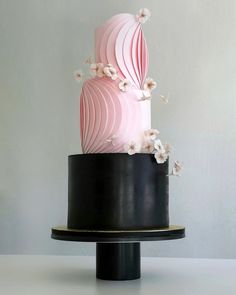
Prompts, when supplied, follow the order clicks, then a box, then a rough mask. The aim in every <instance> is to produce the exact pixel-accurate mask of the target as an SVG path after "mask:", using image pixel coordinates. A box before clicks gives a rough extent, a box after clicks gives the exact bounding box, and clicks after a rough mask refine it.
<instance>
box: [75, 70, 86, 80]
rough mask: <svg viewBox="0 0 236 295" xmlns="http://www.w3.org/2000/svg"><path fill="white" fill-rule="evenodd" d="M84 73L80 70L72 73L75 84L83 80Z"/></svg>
mask: <svg viewBox="0 0 236 295" xmlns="http://www.w3.org/2000/svg"><path fill="white" fill-rule="evenodd" d="M83 76H84V73H83V72H82V70H76V71H74V78H75V80H76V81H77V82H80V81H81V80H82V79H83Z"/></svg>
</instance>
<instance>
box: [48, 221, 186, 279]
mask: <svg viewBox="0 0 236 295" xmlns="http://www.w3.org/2000/svg"><path fill="white" fill-rule="evenodd" d="M51 237H52V238H53V239H56V240H64V241H75V242H96V277H97V278H98V279H102V280H134V279H138V278H140V276H141V271H140V269H141V267H140V264H141V263H140V262H141V255H140V242H141V241H160V240H172V239H181V238H184V237H185V228H184V227H183V226H179V225H171V226H169V227H165V228H157V229H154V228H152V229H142V230H141V229H137V230H84V229H70V228H67V227H66V226H57V227H53V228H52V233H51Z"/></svg>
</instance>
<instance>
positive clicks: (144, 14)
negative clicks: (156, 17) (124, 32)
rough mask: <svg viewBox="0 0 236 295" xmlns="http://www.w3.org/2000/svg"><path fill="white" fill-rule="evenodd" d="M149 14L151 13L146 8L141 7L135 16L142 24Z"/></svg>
mask: <svg viewBox="0 0 236 295" xmlns="http://www.w3.org/2000/svg"><path fill="white" fill-rule="evenodd" d="M150 16H151V13H150V11H149V10H148V9H147V8H141V9H140V10H139V13H138V15H137V16H136V17H137V20H138V21H139V22H140V23H142V24H144V23H145V22H146V21H147V20H148V19H149V18H150Z"/></svg>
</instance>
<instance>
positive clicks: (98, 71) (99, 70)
mask: <svg viewBox="0 0 236 295" xmlns="http://www.w3.org/2000/svg"><path fill="white" fill-rule="evenodd" d="M103 69H104V64H103V63H93V64H91V65H90V70H91V73H92V74H93V75H96V76H98V77H103V76H104V73H103Z"/></svg>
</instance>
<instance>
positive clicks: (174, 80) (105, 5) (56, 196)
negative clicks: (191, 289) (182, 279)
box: [0, 0, 236, 258]
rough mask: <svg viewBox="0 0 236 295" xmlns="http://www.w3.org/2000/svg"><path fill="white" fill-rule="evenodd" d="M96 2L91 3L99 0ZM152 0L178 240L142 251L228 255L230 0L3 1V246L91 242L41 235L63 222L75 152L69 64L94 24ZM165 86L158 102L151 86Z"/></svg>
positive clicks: (76, 249)
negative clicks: (182, 234)
mask: <svg viewBox="0 0 236 295" xmlns="http://www.w3.org/2000/svg"><path fill="white" fill-rule="evenodd" d="M98 3H99V5H98ZM141 7H148V8H149V9H150V10H151V13H152V18H151V22H148V23H147V24H145V25H144V30H145V33H146V38H147V41H148V45H149V51H150V71H149V75H150V76H151V77H155V78H156V79H157V80H158V81H159V87H158V88H159V89H158V91H156V92H155V95H154V97H153V101H152V114H153V115H152V120H153V127H156V128H158V129H159V130H160V131H161V134H162V138H163V139H165V140H168V141H169V142H171V143H172V145H173V146H174V147H175V150H174V152H173V155H172V160H174V159H180V160H183V162H184V166H185V170H184V172H183V176H182V177H181V178H171V181H170V192H171V194H170V216H171V223H172V224H182V225H185V226H186V228H187V237H186V239H184V240H179V241H165V242H145V243H143V244H142V254H143V255H147V256H148V255H149V256H152V255H153V256H156V255H157V256H159V255H160V256H176V257H178V256H180V257H224V258H236V252H235V246H236V196H235V193H236V181H235V173H236V172H235V171H236V153H235V150H236V134H235V127H236V1H234V0H232V1H230V0H224V1H223V0H211V1H209V0H208V1H207V0H179V1H177V0H176V1H174V0H172V1H170V0H168V1H167V0H160V1H157V0H153V1H147V0H145V1H125V0H120V1H111V0H109V1H108V0H107V1H105V0H104V1H101V0H100V1H89V0H87V1H84V0H83V1H79V0H70V1H68V0H50V1H48V0H28V1H27V0H21V1H17V0H15V1H13V0H1V1H0V42H1V46H0V94H1V97H0V98H1V104H0V233H1V238H0V253H1V254H4V253H17V254H21V253H29V254H31V253H46V254H82V255H84V254H85V255H87V254H89V255H91V254H94V253H95V245H94V244H89V243H86V244H84V243H70V242H59V241H54V240H51V239H50V227H51V226H53V225H58V224H65V223H66V214H67V155H69V154H72V153H81V149H80V138H79V112H78V111H79V109H78V98H79V93H80V87H81V85H78V84H77V83H75V82H74V79H73V71H74V69H76V68H78V67H80V66H81V65H83V61H84V60H85V59H86V58H87V57H88V56H89V55H91V54H93V33H94V28H95V27H96V26H97V25H98V24H100V23H102V22H103V21H105V20H106V19H107V18H108V17H110V16H112V15H113V14H116V13H120V12H126V11H127V12H131V13H136V12H137V11H138V9H139V8H141ZM168 92H169V93H170V102H169V104H168V105H164V104H162V103H161V102H160V99H159V98H158V97H159V94H166V93H168Z"/></svg>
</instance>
